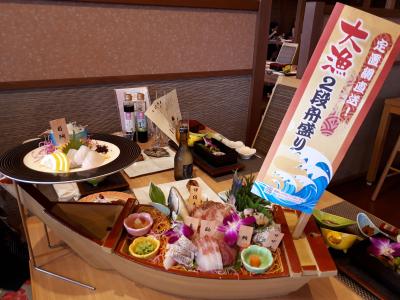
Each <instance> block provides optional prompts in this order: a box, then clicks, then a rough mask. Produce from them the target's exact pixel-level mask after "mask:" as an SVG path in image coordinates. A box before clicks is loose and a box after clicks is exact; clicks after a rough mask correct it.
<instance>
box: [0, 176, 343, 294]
mask: <svg viewBox="0 0 400 300" xmlns="http://www.w3.org/2000/svg"><path fill="white" fill-rule="evenodd" d="M198 181H199V185H200V186H201V187H202V189H203V195H202V197H203V198H205V199H207V200H208V201H222V200H220V198H219V197H218V195H217V194H216V193H215V192H214V191H213V190H212V189H210V188H209V187H208V186H207V185H206V183H205V182H204V181H202V180H201V179H199V180H198ZM19 185H20V187H21V188H22V189H23V191H24V193H23V203H24V205H25V207H26V208H27V209H28V210H30V211H31V212H32V213H33V214H35V215H36V216H37V217H39V218H40V219H41V220H42V221H43V222H44V223H45V224H47V226H49V228H51V229H52V231H53V232H54V233H55V234H56V235H57V236H59V237H60V238H61V239H62V240H63V241H64V242H65V243H66V244H68V245H69V246H70V248H71V249H72V250H73V251H75V252H76V253H77V254H78V255H79V256H80V257H82V258H83V259H84V260H85V261H86V262H87V263H89V264H90V265H92V266H93V267H96V268H99V269H103V270H114V271H117V272H119V273H120V274H122V275H123V276H125V277H127V278H128V279H130V280H132V281H134V282H137V283H139V284H142V285H144V286H147V287H149V288H152V289H155V290H158V291H161V292H164V293H168V294H174V295H177V296H180V297H184V298H202V299H254V298H265V297H276V296H279V295H285V294H288V293H291V292H293V291H296V290H297V289H299V288H300V287H302V286H303V285H305V284H307V282H309V281H310V280H311V279H315V278H320V277H325V276H332V275H335V274H336V267H335V264H334V262H333V261H332V259H331V257H330V255H329V252H328V250H327V248H326V246H325V244H324V241H323V238H322V236H321V234H320V231H319V228H318V226H317V225H316V223H315V221H314V219H313V218H311V219H310V221H309V223H308V225H307V226H306V229H305V235H304V237H303V238H302V239H301V240H297V241H294V240H293V238H292V236H291V233H290V230H289V227H290V226H292V224H291V223H292V221H291V220H293V219H295V218H296V217H297V216H298V213H297V212H296V211H292V210H285V209H283V208H282V207H280V206H274V208H273V215H274V221H275V222H276V223H278V224H280V227H281V231H282V233H284V237H283V240H282V242H281V244H280V246H279V247H278V248H277V250H276V251H275V252H274V253H273V256H274V259H275V261H274V264H273V266H272V267H271V268H270V269H269V270H268V271H267V272H266V273H264V274H260V275H254V274H251V273H248V272H246V270H244V269H242V270H239V271H234V270H225V269H224V271H222V272H221V271H220V272H201V271H193V270H186V269H184V268H180V267H173V268H171V269H169V270H166V269H164V268H163V265H162V263H160V262H157V261H152V260H142V259H139V258H136V257H133V256H131V255H130V254H129V253H128V249H127V248H128V245H129V244H130V242H131V237H130V236H128V234H127V232H126V230H125V228H124V226H123V220H124V219H125V218H126V217H127V216H128V215H129V214H131V213H132V212H134V211H136V210H138V209H143V207H144V208H146V207H148V202H149V200H148V199H147V198H146V197H145V195H146V193H147V191H148V188H147V187H146V188H141V189H134V190H133V191H134V193H135V195H134V196H133V197H132V198H129V197H128V198H127V200H126V199H120V200H124V201H114V200H115V199H114V198H115V197H114V198H113V197H112V198H113V201H114V202H112V203H97V202H95V203H93V202H73V203H68V202H67V203H57V202H51V201H49V200H48V199H47V198H46V197H45V196H44V195H43V194H42V193H40V192H39V191H38V189H37V188H36V187H34V186H33V185H32V184H27V183H19ZM3 186H4V187H5V188H6V189H7V190H8V191H9V192H11V193H13V194H15V190H14V189H13V187H12V185H10V184H3ZM170 186H175V187H176V188H177V189H178V190H180V191H181V192H182V194H183V195H182V196H183V197H186V196H187V195H186V194H185V188H186V182H185V181H182V182H178V183H177V182H174V183H168V184H164V185H159V187H160V188H161V189H162V190H163V191H166V190H167V189H168V187H170ZM140 202H142V203H143V204H141V203H140ZM99 215H100V216H101V218H100V219H99ZM188 287H190V288H188Z"/></svg>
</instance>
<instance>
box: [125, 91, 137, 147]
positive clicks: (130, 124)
mask: <svg viewBox="0 0 400 300" xmlns="http://www.w3.org/2000/svg"><path fill="white" fill-rule="evenodd" d="M124 97H125V98H124V103H123V105H124V121H125V136H126V137H127V138H129V139H131V140H133V137H134V134H135V115H134V103H133V101H132V95H131V94H127V93H126V94H125V96H124Z"/></svg>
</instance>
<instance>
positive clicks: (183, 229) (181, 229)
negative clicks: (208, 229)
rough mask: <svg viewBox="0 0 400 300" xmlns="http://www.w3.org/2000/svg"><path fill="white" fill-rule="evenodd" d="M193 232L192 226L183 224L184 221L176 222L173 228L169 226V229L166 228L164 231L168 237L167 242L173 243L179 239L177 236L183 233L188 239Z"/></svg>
mask: <svg viewBox="0 0 400 300" xmlns="http://www.w3.org/2000/svg"><path fill="white" fill-rule="evenodd" d="M193 233H194V232H193V230H192V228H190V227H189V226H187V225H186V224H184V223H176V224H175V226H174V227H173V228H171V229H170V230H168V231H167V232H166V233H165V235H166V236H167V237H168V243H169V244H173V243H175V242H176V241H177V240H179V238H180V237H181V236H182V235H184V236H185V237H187V238H188V239H190V238H191V237H192V235H193Z"/></svg>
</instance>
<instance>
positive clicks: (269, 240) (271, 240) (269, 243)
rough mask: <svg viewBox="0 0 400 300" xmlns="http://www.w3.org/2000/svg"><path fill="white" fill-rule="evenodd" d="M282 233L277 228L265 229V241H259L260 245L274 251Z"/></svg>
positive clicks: (281, 237)
mask: <svg viewBox="0 0 400 300" xmlns="http://www.w3.org/2000/svg"><path fill="white" fill-rule="evenodd" d="M283 236H284V234H283V233H282V232H280V231H278V230H275V229H273V230H271V231H267V232H265V234H264V238H265V241H263V242H262V243H261V245H262V246H264V247H266V248H270V249H271V250H272V251H275V250H276V249H277V248H278V246H279V244H280V243H281V241H282V239H283Z"/></svg>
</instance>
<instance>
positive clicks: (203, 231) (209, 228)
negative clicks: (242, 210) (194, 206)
mask: <svg viewBox="0 0 400 300" xmlns="http://www.w3.org/2000/svg"><path fill="white" fill-rule="evenodd" d="M216 230H217V222H215V221H207V220H201V221H200V237H205V236H206V235H208V236H214V234H215V232H216Z"/></svg>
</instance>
